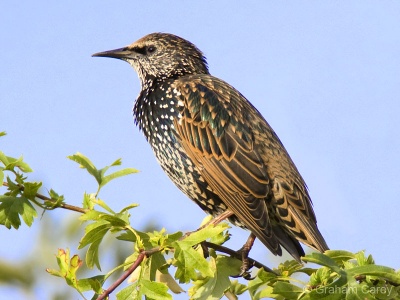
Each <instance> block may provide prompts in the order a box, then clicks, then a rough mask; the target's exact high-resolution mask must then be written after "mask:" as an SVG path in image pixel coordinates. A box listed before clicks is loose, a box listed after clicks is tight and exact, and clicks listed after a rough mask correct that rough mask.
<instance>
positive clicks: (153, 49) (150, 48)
mask: <svg viewBox="0 0 400 300" xmlns="http://www.w3.org/2000/svg"><path fill="white" fill-rule="evenodd" d="M154 51H156V47H154V46H149V47H147V53H153V52H154Z"/></svg>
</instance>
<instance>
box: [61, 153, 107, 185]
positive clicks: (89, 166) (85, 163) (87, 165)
mask: <svg viewBox="0 0 400 300" xmlns="http://www.w3.org/2000/svg"><path fill="white" fill-rule="evenodd" d="M67 157H68V158H69V159H70V160H72V161H74V162H76V163H78V164H79V165H80V167H81V168H84V169H86V170H87V171H88V172H89V174H90V175H92V176H93V177H94V178H95V179H96V181H97V183H98V184H99V185H100V184H101V175H100V172H99V170H97V169H96V167H95V166H94V164H93V163H92V162H91V161H90V159H89V158H87V157H86V156H85V155H83V154H82V153H79V152H77V153H76V154H74V155H70V156H67Z"/></svg>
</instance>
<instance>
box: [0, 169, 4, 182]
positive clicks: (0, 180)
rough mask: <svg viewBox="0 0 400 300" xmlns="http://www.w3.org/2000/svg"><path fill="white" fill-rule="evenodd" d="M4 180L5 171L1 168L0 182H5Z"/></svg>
mask: <svg viewBox="0 0 400 300" xmlns="http://www.w3.org/2000/svg"><path fill="white" fill-rule="evenodd" d="M3 180H4V172H3V170H1V168H0V183H1V184H3Z"/></svg>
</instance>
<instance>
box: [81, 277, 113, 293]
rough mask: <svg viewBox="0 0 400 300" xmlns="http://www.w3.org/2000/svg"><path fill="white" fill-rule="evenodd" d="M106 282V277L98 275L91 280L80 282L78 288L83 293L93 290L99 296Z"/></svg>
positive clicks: (85, 279)
mask: <svg viewBox="0 0 400 300" xmlns="http://www.w3.org/2000/svg"><path fill="white" fill-rule="evenodd" d="M105 280H106V276H105V275H97V276H93V277H90V278H83V279H79V280H78V288H79V290H80V291H81V292H86V291H90V290H93V291H94V292H95V293H97V294H101V292H102V286H103V284H104V282H105Z"/></svg>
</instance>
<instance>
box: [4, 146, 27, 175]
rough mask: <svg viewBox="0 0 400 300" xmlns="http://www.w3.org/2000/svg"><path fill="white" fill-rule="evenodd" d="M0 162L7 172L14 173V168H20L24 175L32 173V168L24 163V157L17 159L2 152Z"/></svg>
mask: <svg viewBox="0 0 400 300" xmlns="http://www.w3.org/2000/svg"><path fill="white" fill-rule="evenodd" d="M0 160H1V161H2V162H3V164H4V166H5V167H4V169H5V170H9V171H13V170H14V168H18V169H20V170H21V171H22V172H24V173H29V172H32V169H31V167H29V165H28V164H27V163H26V162H24V161H23V157H22V156H21V157H20V158H18V159H17V158H13V157H10V156H6V155H5V154H4V153H3V152H1V151H0Z"/></svg>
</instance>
